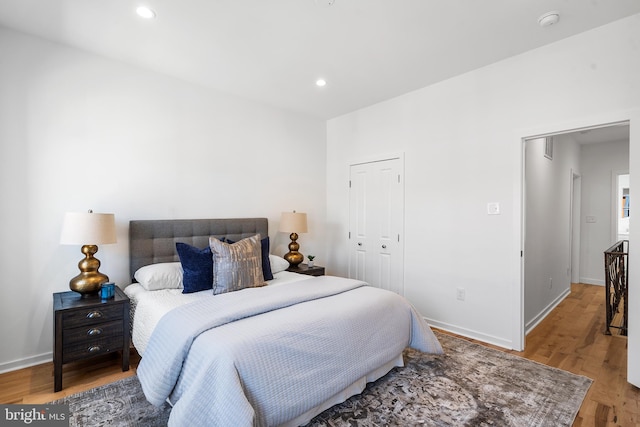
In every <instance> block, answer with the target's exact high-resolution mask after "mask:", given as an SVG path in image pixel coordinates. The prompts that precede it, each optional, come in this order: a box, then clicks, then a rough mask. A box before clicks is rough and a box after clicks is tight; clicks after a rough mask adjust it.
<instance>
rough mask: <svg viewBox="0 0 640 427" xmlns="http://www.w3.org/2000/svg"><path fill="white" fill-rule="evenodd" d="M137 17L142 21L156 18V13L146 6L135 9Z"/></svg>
mask: <svg viewBox="0 0 640 427" xmlns="http://www.w3.org/2000/svg"><path fill="white" fill-rule="evenodd" d="M136 13H137V14H138V16H140V17H141V18H144V19H152V18H155V17H156V13H155V12H154V11H153V10H152V9H150V8H148V7H147V6H138V8H137V9H136Z"/></svg>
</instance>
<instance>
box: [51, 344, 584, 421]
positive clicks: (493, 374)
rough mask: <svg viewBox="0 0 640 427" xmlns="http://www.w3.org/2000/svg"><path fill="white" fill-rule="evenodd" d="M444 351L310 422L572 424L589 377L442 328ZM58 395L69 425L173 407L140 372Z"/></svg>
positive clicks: (415, 355) (159, 415) (408, 357)
mask: <svg viewBox="0 0 640 427" xmlns="http://www.w3.org/2000/svg"><path fill="white" fill-rule="evenodd" d="M438 338H439V339H440V342H441V343H442V346H443V347H444V349H445V354H444V355H438V356H433V355H426V354H422V353H419V352H417V351H413V350H407V351H406V353H405V363H406V366H405V367H404V368H395V369H393V370H392V371H391V372H390V373H389V374H387V375H386V376H385V377H383V378H381V379H379V380H378V381H376V382H374V383H372V384H369V385H368V386H367V388H366V389H365V390H364V391H363V392H362V394H360V395H357V396H353V397H352V398H350V399H348V400H347V401H346V402H344V403H341V404H339V405H336V406H334V407H333V408H330V409H328V410H326V411H325V412H323V413H321V414H320V415H318V416H317V417H315V418H314V419H313V420H312V421H311V422H310V423H309V424H308V425H309V426H313V427H320V426H331V427H337V426H349V427H352V426H367V427H369V426H403V427H404V426H501V427H502V426H514V427H520V426H531V427H534V426H535V427H540V426H553V427H560V426H571V424H572V423H573V420H574V418H575V416H576V414H577V413H578V410H579V409H580V405H581V404H582V401H583V399H584V396H585V394H586V393H587V390H588V389H589V386H590V385H591V380H590V379H588V378H586V377H582V376H578V375H574V374H571V373H569V372H566V371H563V370H560V369H555V368H550V367H548V366H545V365H542V364H539V363H535V362H532V361H529V360H526V359H523V358H521V357H517V356H513V355H511V354H507V353H503V352H500V351H497V350H493V349H490V348H487V347H484V346H481V345H478V344H473V343H470V342H468V341H465V340H462V339H458V338H454V337H451V336H448V335H444V334H438ZM53 403H69V405H70V411H71V420H70V421H71V426H92V427H93V426H118V427H120V426H122V427H124V426H145V427H146V426H166V425H167V420H168V418H169V413H170V411H171V408H170V407H169V405H166V404H165V405H164V406H163V407H161V408H156V407H154V406H152V405H150V404H149V403H147V401H146V400H145V398H144V395H143V393H142V389H141V388H140V383H139V381H138V379H137V378H136V377H130V378H126V379H124V380H120V381H118V382H115V383H112V384H107V385H105V386H102V387H98V388H95V389H93V390H89V391H86V392H83V393H79V394H76V395H73V396H68V397H66V398H64V399H61V400H59V401H56V402H53Z"/></svg>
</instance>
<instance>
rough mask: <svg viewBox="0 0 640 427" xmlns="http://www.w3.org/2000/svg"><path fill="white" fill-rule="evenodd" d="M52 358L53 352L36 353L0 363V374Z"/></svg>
mask: <svg viewBox="0 0 640 427" xmlns="http://www.w3.org/2000/svg"><path fill="white" fill-rule="evenodd" d="M52 360H53V352H51V351H50V352H48V353H42V354H38V355H37V356H31V357H25V358H24V359H18V360H12V361H11V362H5V363H0V374H4V373H5V372H11V371H17V370H18V369H22V368H28V367H30V366H35V365H41V364H43V363H47V362H51V361H52Z"/></svg>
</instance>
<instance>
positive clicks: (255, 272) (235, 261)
mask: <svg viewBox="0 0 640 427" xmlns="http://www.w3.org/2000/svg"><path fill="white" fill-rule="evenodd" d="M209 246H210V247H211V254H212V257H213V294H214V295H217V294H223V293H226V292H233V291H239V290H240V289H244V288H255V287H259V286H264V285H265V284H266V283H265V282H264V276H263V274H262V253H261V248H260V235H259V234H256V235H255V236H252V237H247V238H246V239H242V240H240V241H239V242H236V243H233V244H229V243H225V242H221V241H220V240H218V239H216V238H215V237H210V238H209Z"/></svg>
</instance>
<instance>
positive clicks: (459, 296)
mask: <svg viewBox="0 0 640 427" xmlns="http://www.w3.org/2000/svg"><path fill="white" fill-rule="evenodd" d="M465 297H466V291H465V290H464V288H458V289H456V299H458V300H459V301H464V299H465Z"/></svg>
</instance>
